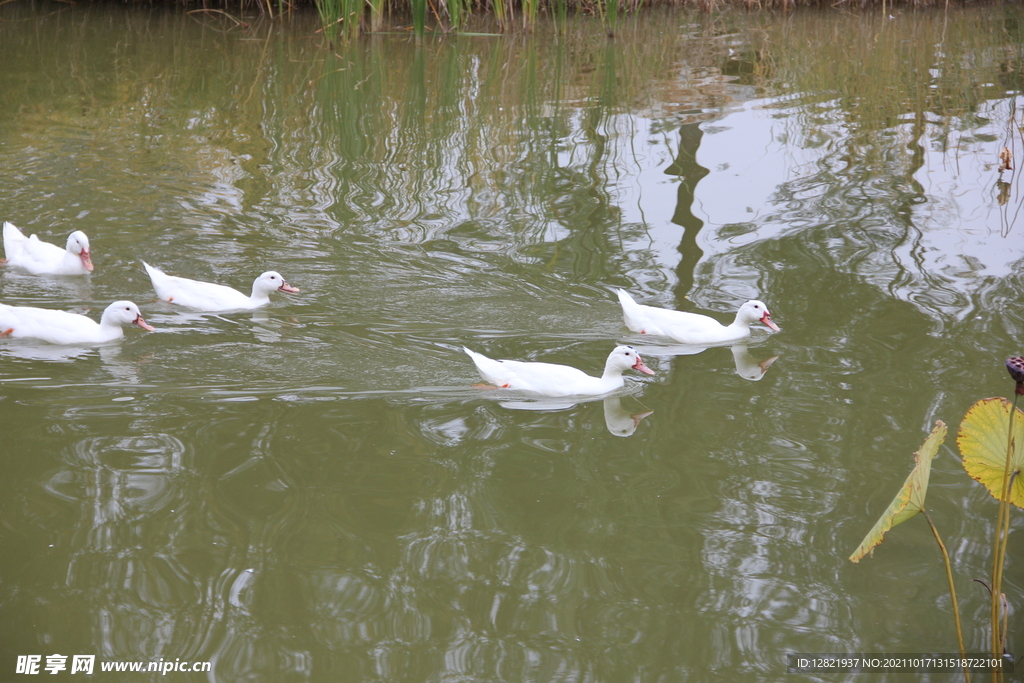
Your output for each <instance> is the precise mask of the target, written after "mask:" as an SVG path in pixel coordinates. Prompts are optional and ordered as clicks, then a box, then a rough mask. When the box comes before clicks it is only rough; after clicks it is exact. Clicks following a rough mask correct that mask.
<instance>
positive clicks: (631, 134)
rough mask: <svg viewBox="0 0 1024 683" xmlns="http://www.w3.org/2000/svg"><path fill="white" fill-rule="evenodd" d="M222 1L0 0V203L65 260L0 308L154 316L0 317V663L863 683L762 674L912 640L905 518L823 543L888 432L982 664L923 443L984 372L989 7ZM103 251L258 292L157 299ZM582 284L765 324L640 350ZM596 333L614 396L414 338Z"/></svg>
mask: <svg viewBox="0 0 1024 683" xmlns="http://www.w3.org/2000/svg"><path fill="white" fill-rule="evenodd" d="M247 20H248V21H249V26H248V27H241V26H239V25H237V24H235V23H233V22H232V21H230V20H228V19H227V18H225V17H223V16H221V15H218V14H216V13H193V14H186V13H185V11H184V10H183V9H178V8H175V9H172V10H170V11H162V10H156V9H152V8H133V7H127V6H106V5H97V6H88V5H87V6H71V5H65V4H58V3H35V4H33V3H28V2H14V3H7V4H3V5H0V112H2V113H0V220H3V221H11V222H12V223H14V224H15V225H17V226H18V227H20V228H22V229H23V230H24V231H25V232H26V233H37V234H38V235H39V236H40V238H41V239H44V240H46V241H51V242H57V243H60V244H63V243H64V240H65V239H66V236H67V235H68V233H70V232H71V231H72V230H75V229H79V230H83V231H85V232H86V233H87V234H88V235H89V237H90V239H91V242H92V254H93V255H92V258H93V262H94V263H95V265H96V269H95V271H94V273H93V274H92V275H91V276H88V277H77V278H73V277H64V278H58V277H41V276H32V275H28V274H26V273H24V272H20V271H18V270H16V269H12V268H4V269H0V302H3V303H5V304H14V305H23V306H40V307H46V308H59V309H63V310H70V311H76V312H84V313H86V314H87V315H89V316H91V317H93V318H94V319H96V318H98V316H99V313H100V311H101V310H102V309H103V308H104V307H105V306H106V305H107V304H108V303H110V302H111V301H114V300H117V299H130V300H133V301H135V302H137V303H138V304H139V305H140V307H141V309H142V312H143V315H145V317H146V319H147V320H148V321H149V323H151V324H152V325H153V326H154V327H155V331H153V332H145V331H142V330H139V329H137V328H130V329H127V330H126V334H125V338H124V339H123V340H122V341H120V342H117V343H113V344H108V345H104V346H101V347H98V348H97V347H87V346H82V347H75V346H54V345H47V344H42V343H34V342H28V341H25V340H12V339H5V340H0V444H2V448H0V464H2V467H3V470H4V473H5V475H4V477H3V478H2V479H0V547H2V548H3V550H2V552H0V680H3V681H8V680H34V679H33V678H32V677H31V676H30V675H26V674H18V673H17V670H18V669H17V667H18V663H19V662H22V663H24V662H25V661H26V660H25V659H24V658H25V657H27V656H30V655H35V656H40V657H41V658H42V659H41V663H40V674H39V675H40V676H43V677H47V678H50V677H51V674H49V673H47V672H46V671H45V670H43V669H42V667H45V666H46V664H47V657H48V656H51V655H58V654H59V655H63V656H67V657H71V656H73V655H93V656H94V657H95V667H96V670H95V672H94V676H95V680H124V681H156V680H167V681H172V680H180V681H204V680H208V681H224V682H228V681H324V682H328V681H330V682H337V681H353V682H355V681H360V682H362V681H389V682H390V681H410V682H412V681H431V682H446V683H447V682H452V683H454V682H470V681H473V682H477V681H481V682H482V681H516V682H519V681H581V682H595V683H596V682H616V681H622V682H625V681H630V682H643V683H654V682H659V683H660V682H668V681H780V680H784V679H785V680H789V679H792V680H827V681H840V680H841V681H853V680H863V677H862V675H859V674H821V675H817V676H813V675H793V674H787V673H786V665H787V654H789V653H809V652H839V653H858V652H890V653H918V652H920V653H923V652H954V651H956V649H957V645H956V636H955V632H954V629H953V624H952V620H951V617H950V598H949V591H948V587H947V585H946V576H945V572H944V569H943V566H942V563H941V558H940V555H939V552H938V550H937V548H936V546H935V543H934V540H933V538H932V535H931V532H930V530H929V528H928V526H927V524H926V523H925V521H924V519H923V518H920V517H918V518H915V519H913V520H911V521H909V522H908V523H906V524H904V525H902V526H900V527H898V528H896V529H894V530H893V531H892V532H890V534H889V536H887V538H886V542H885V543H884V544H883V545H882V546H881V547H880V548H879V549H877V550H876V551H875V553H874V557H872V558H869V559H866V560H864V561H862V562H861V563H860V564H853V563H851V562H850V561H849V560H848V559H847V558H848V557H849V555H850V554H851V553H852V552H853V550H854V549H855V548H856V547H857V545H858V544H859V543H860V541H861V539H862V538H863V537H864V535H865V533H866V532H867V531H868V530H869V529H870V528H871V526H872V525H873V524H874V522H875V520H876V519H877V518H878V516H879V515H881V513H882V512H883V511H884V509H885V508H886V506H887V505H888V503H889V501H890V500H891V498H892V497H893V496H894V495H895V493H896V492H897V490H898V489H899V486H900V485H901V483H902V482H903V480H904V478H905V477H906V475H907V474H908V472H909V471H910V469H911V467H912V464H913V453H914V451H915V450H917V449H918V448H919V447H920V445H921V443H922V442H923V440H924V438H925V436H926V435H927V433H928V431H929V430H930V429H931V426H932V425H933V423H934V422H935V421H936V420H943V421H945V422H946V423H948V424H949V425H950V436H949V437H948V438H947V440H946V443H945V445H944V446H943V447H942V448H941V449H940V451H939V455H938V457H937V458H936V460H935V461H934V465H933V471H932V475H931V489H930V492H929V496H928V504H929V508H930V513H931V516H932V519H933V520H934V521H935V523H936V525H937V527H938V528H939V530H940V533H941V534H942V535H943V538H944V540H945V543H946V545H947V547H948V548H949V551H950V555H951V559H952V563H953V570H954V575H955V580H956V585H957V589H958V596H959V598H960V609H961V612H962V616H963V621H964V637H965V640H966V645H967V649H968V650H969V651H983V650H985V649H986V647H987V643H988V635H987V634H988V610H989V600H988V595H987V593H986V591H985V588H984V587H982V586H981V585H980V584H978V583H975V582H973V579H975V578H980V579H983V580H986V581H987V580H988V576H989V572H990V543H991V537H992V530H993V526H994V519H995V514H996V505H995V503H994V501H993V500H992V498H991V497H990V496H989V495H988V493H987V492H986V491H985V490H984V489H983V488H982V487H981V486H980V485H979V484H978V483H976V482H974V481H973V480H972V479H970V478H969V477H968V476H967V475H966V474H965V473H964V471H963V468H962V467H961V464H960V461H959V457H960V456H959V451H958V449H957V447H956V442H955V438H954V436H955V433H956V429H957V427H958V425H959V423H960V421H961V419H962V417H963V415H964V412H965V411H966V410H967V408H968V407H969V406H970V405H971V404H972V403H973V402H974V401H976V400H978V399H980V398H984V397H988V396H1009V395H1011V394H1012V392H1013V384H1012V382H1011V380H1010V379H1009V377H1008V375H1007V374H1006V371H1005V369H1004V367H1003V362H1004V359H1005V358H1006V357H1007V356H1012V355H1016V354H1018V353H1020V352H1021V351H1022V350H1024V349H1022V347H1021V342H1020V337H1021V334H1022V332H1024V307H1022V305H1021V292H1022V291H1024V240H1022V230H1024V209H1022V207H1024V194H1022V191H1021V190H1022V188H1021V183H1020V176H1019V172H1018V171H1016V170H1013V171H1000V170H999V158H998V156H999V152H1000V150H1001V149H1002V148H1003V147H1004V146H1005V147H1008V148H1009V149H1011V150H1012V151H1013V152H1014V154H1015V159H1016V161H1015V164H1014V165H1016V163H1018V162H1020V161H1022V160H1024V146H1022V143H1021V133H1020V126H1021V125H1024V119H1022V114H1021V111H1020V107H1021V105H1022V104H1024V95H1022V79H1024V76H1022V73H1024V71H1022V69H1024V11H1022V9H1021V8H1019V7H1013V6H993V7H987V8H971V9H967V10H964V9H953V8H951V9H950V10H949V11H948V13H943V12H942V11H928V12H916V13H915V12H913V11H910V10H900V11H897V12H893V13H892V14H890V13H885V14H879V13H865V14H851V13H847V12H838V11H833V12H818V11H804V12H798V13H794V14H791V15H744V14H734V13H727V14H721V15H713V16H704V15H699V14H689V13H685V12H683V11H662V10H651V11H646V12H644V13H642V14H640V15H639V16H637V17H635V18H631V19H630V20H628V21H626V22H624V23H623V24H622V25H621V26H620V27H619V28H618V30H617V31H616V35H615V37H614V38H612V39H609V38H608V37H607V35H606V33H607V31H606V30H605V29H604V28H603V27H602V26H601V24H600V22H599V21H598V20H597V19H588V18H581V19H578V20H576V21H574V22H572V23H571V24H570V25H569V26H568V28H567V30H566V31H565V32H564V33H562V34H556V33H555V32H554V31H553V30H552V28H551V27H550V26H548V25H546V24H544V23H543V22H542V23H541V25H539V26H538V27H537V28H536V29H535V30H534V31H533V32H532V33H523V32H519V31H515V32H512V33H510V34H508V35H490V36H488V35H472V36H469V35H466V36H458V35H436V36H429V37H427V38H426V39H424V40H423V41H421V42H417V41H416V40H415V39H414V38H413V37H412V36H411V35H410V34H409V32H408V31H406V30H404V29H403V28H402V27H401V26H400V25H399V26H397V28H396V30H394V31H393V32H389V33H384V34H380V35H371V36H366V37H364V38H361V39H359V40H357V41H355V42H354V43H352V44H350V45H345V44H337V45H335V46H333V48H331V47H329V46H327V45H326V44H325V43H324V40H323V37H322V34H319V33H317V32H316V29H317V25H316V23H315V18H314V17H312V16H302V15H298V16H295V17H293V18H291V19H286V20H282V21H267V20H265V19H264V20H261V19H260V18H259V17H258V16H256V17H248V18H247ZM399 23H400V22H399ZM486 30H489V29H488V27H483V28H481V29H480V30H479V31H476V32H477V33H484V32H486ZM143 259H144V260H145V261H146V262H148V263H151V264H153V265H157V266H159V267H162V268H164V269H165V270H167V271H168V272H170V273H173V274H176V275H183V276H187V277H192V278H197V279H201V280H209V281H215V282H220V283H223V284H228V285H231V286H233V287H236V288H239V289H243V290H246V291H247V289H248V287H249V285H250V283H251V282H252V280H253V279H254V278H255V277H256V275H258V274H259V273H260V272H262V271H264V270H269V269H274V270H277V271H279V272H280V273H281V274H282V275H283V276H284V277H285V278H286V279H287V280H288V281H289V282H290V283H291V284H293V285H295V286H297V287H299V288H301V290H302V291H301V293H300V294H297V295H293V296H289V295H284V294H279V295H277V296H275V297H273V302H272V303H271V304H270V305H269V306H268V307H266V308H262V309H259V310H258V311H255V312H253V311H244V312H239V311H234V312H226V313H189V312H186V311H182V310H179V309H177V308H175V307H174V306H173V305H172V304H167V303H164V302H160V301H156V300H155V295H154V291H153V288H152V286H151V284H150V282H149V280H148V278H147V277H146V274H145V272H144V271H143V269H142V265H141V260H143ZM617 288H624V289H626V290H627V291H629V292H630V293H632V295H633V296H634V297H635V298H636V299H637V300H638V301H640V302H641V303H646V304H650V305H654V306H660V307H665V308H675V309H679V310H687V311H694V312H699V313H705V314H709V315H712V316H713V317H715V318H716V319H718V320H721V321H729V320H730V319H731V318H732V314H733V312H734V311H735V310H736V308H737V307H738V306H739V304H741V303H742V302H743V301H745V300H747V299H752V298H757V299H761V300H763V301H764V302H765V303H766V304H767V305H768V307H769V308H770V309H771V312H772V315H773V318H774V320H775V321H776V322H777V323H778V324H779V326H780V327H781V329H782V331H781V332H780V333H777V334H769V333H768V331H767V330H766V329H764V328H763V327H758V329H756V330H755V332H754V334H753V336H752V338H751V339H750V340H749V342H748V343H747V344H745V345H743V346H735V347H732V348H730V347H713V348H707V349H705V350H701V349H699V348H697V349H695V348H687V347H679V346H678V345H676V346H673V345H672V344H671V343H669V342H668V341H666V340H664V339H659V338H652V337H649V336H642V335H639V334H634V333H632V332H630V331H629V330H627V329H626V328H625V327H624V326H623V323H622V317H621V311H620V309H619V306H618V303H617V300H616V298H615V293H614V292H615V289H617ZM618 343H629V344H633V345H634V346H636V348H637V349H638V350H639V351H640V353H641V354H642V356H643V358H644V360H645V362H646V363H647V365H648V366H649V367H650V368H651V369H652V370H654V371H655V372H656V374H655V375H654V376H651V377H648V376H646V375H643V376H642V375H640V374H639V373H635V372H632V373H628V377H627V386H626V388H625V389H624V390H623V391H621V392H620V393H619V394H617V395H615V396H613V397H611V398H608V399H603V400H602V399H598V400H581V401H577V402H573V401H568V400H560V401H539V400H537V399H536V398H535V397H531V396H526V395H517V394H515V393H509V392H502V391H495V390H486V389H482V388H480V387H476V386H474V385H475V384H476V383H478V382H479V381H480V380H479V377H478V375H477V373H476V371H475V369H474V367H473V365H472V363H471V362H470V360H469V359H468V358H467V357H466V355H465V354H464V353H463V352H462V347H463V346H467V347H469V348H471V349H474V350H476V351H480V352H482V353H486V354H487V355H489V356H492V357H496V358H515V359H521V360H535V361H546V362H552V363H564V364H568V365H573V366H576V367H579V368H581V369H584V370H586V371H588V372H590V373H592V374H598V373H599V371H600V369H601V367H602V366H603V363H604V359H605V358H606V356H607V355H608V353H609V351H610V350H611V349H612V348H613V347H614V346H615V345H616V344H618ZM772 359H774V361H773V362H772ZM1021 519H1022V518H1021V516H1020V514H1017V515H1015V517H1014V522H1013V524H1014V528H1015V529H1019V528H1020V525H1021V524H1022V522H1021ZM1018 533H1019V532H1018V531H1016V530H1015V531H1014V532H1012V533H1011V536H1010V549H1009V553H1008V560H1007V567H1006V577H1005V583H1004V590H1005V592H1006V594H1007V596H1008V600H1009V603H1010V605H1011V606H1012V608H1013V612H1012V614H1011V617H1010V620H1009V633H1010V637H1009V642H1008V646H1007V647H1008V649H1009V650H1010V651H1012V652H1021V653H1022V654H1024V647H1021V642H1020V641H1021V638H1020V634H1021V633H1022V629H1024V622H1022V621H1021V616H1020V615H1021V610H1020V606H1021V601H1022V599H1024V597H1022V595H1024V573H1022V570H1024V567H1022V564H1021V562H1020V557H1021V551H1020V539H1019V538H1018ZM19 658H21V659H19ZM117 661H140V662H150V661H163V662H168V661H186V662H210V665H211V667H210V671H209V672H206V673H184V672H180V671H173V672H171V673H168V674H167V675H166V676H162V675H161V674H158V673H143V674H128V673H120V674H119V673H111V672H101V671H100V666H101V663H104V662H106V663H109V662H117ZM68 664H69V668H68V670H65V671H61V672H59V673H58V674H57V675H56V676H54V677H53V678H54V679H55V680H63V679H66V680H71V681H74V680H88V679H87V677H86V675H85V674H82V673H75V674H71V673H70V659H69V660H68ZM787 676H788V678H787ZM976 676H981V674H976ZM920 677H921V676H920V675H919V676H918V678H920ZM954 678H955V677H953V676H950V675H942V676H938V675H937V676H934V677H933V678H931V679H929V680H954ZM872 680H873V681H880V682H881V681H899V680H910V678H909V677H907V676H906V675H902V674H895V673H891V674H876V675H873V676H872Z"/></svg>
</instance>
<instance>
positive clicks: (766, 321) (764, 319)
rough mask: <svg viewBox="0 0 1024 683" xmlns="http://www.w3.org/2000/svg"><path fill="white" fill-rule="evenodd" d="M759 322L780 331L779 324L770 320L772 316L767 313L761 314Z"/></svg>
mask: <svg viewBox="0 0 1024 683" xmlns="http://www.w3.org/2000/svg"><path fill="white" fill-rule="evenodd" d="M761 324H763V325H767V326H768V327H770V328H772V329H773V330H775V331H776V332H779V331H780V330H779V326H778V325H776V324H775V323H773V322H772V317H771V316H770V315H769V314H767V313H765V314H764V315H762V316H761Z"/></svg>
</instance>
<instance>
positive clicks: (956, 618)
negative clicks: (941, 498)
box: [921, 508, 971, 683]
mask: <svg viewBox="0 0 1024 683" xmlns="http://www.w3.org/2000/svg"><path fill="white" fill-rule="evenodd" d="M921 514H923V515H924V518H925V519H927V520H928V526H930V527H931V529H932V535H933V536H935V542H936V543H938V544H939V550H941V551H942V561H943V562H944V563H945V565H946V581H948V582H949V597H950V598H951V599H952V600H953V622H954V623H955V624H956V641H957V644H958V645H959V646H960V657H962V658H964V659H966V657H967V649H966V648H965V647H964V631H963V628H961V626H960V606H959V604H958V603H957V601H956V587H955V586H954V585H953V568H952V565H951V564H950V562H949V553H948V552H946V544H945V543H943V542H942V538H941V537H940V536H939V530H938V529H936V528H935V523H934V522H932V517H931V515H929V514H928V511H927V510H925V509H923V508H922V510H921ZM964 678H965V679H966V680H967V683H971V674H970V673H969V672H968V669H967V667H966V666H965V667H964Z"/></svg>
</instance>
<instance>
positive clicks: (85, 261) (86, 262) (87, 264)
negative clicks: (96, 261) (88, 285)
mask: <svg viewBox="0 0 1024 683" xmlns="http://www.w3.org/2000/svg"><path fill="white" fill-rule="evenodd" d="M78 257H79V258H81V259H82V267H83V268H85V269H86V270H87V271H89V272H90V273H91V272H92V257H91V256H90V255H89V250H88V249H83V250H82V253H81V254H79V255H78Z"/></svg>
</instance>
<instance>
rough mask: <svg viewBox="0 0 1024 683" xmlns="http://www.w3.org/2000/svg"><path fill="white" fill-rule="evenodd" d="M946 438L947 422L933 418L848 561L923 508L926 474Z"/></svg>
mask: <svg viewBox="0 0 1024 683" xmlns="http://www.w3.org/2000/svg"><path fill="white" fill-rule="evenodd" d="M945 440H946V423H945V422H943V421H942V420H936V421H935V428H934V429H932V433H931V434H929V435H928V438H927V439H925V440H924V444H922V446H921V449H920V450H918V451H917V453H914V469H913V470H912V471H911V472H910V476H908V477H907V480H906V481H905V482H903V488H901V489H900V491H899V493H897V494H896V497H895V498H893V499H892V502H891V503H889V507H888V508H886V510H885V512H884V513H882V516H881V517H880V518H879V519H878V521H877V522H875V526H873V527H872V528H871V531H869V532H868V535H867V536H865V537H864V540H863V541H861V542H860V545H859V546H858V547H857V550H855V551H854V552H853V555H850V561H851V562H860V561H861V559H863V558H864V556H865V555H867V554H868V553H873V552H874V550H875V546H877V545H878V544H879V543H881V542H882V537H883V536H885V532H887V531H888V530H889V529H891V528H893V527H894V526H896V525H897V524H902V523H903V522H905V521H907V520H908V519H910V518H911V517H913V516H914V515H916V514H917V513H918V512H920V511H921V510H923V509H924V497H925V494H927V493H928V477H929V476H930V475H931V473H932V459H934V458H935V456H936V454H938V452H939V446H941V445H942V442H943V441H945Z"/></svg>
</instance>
